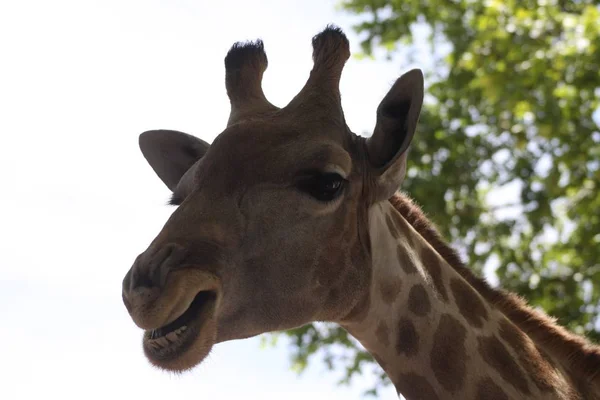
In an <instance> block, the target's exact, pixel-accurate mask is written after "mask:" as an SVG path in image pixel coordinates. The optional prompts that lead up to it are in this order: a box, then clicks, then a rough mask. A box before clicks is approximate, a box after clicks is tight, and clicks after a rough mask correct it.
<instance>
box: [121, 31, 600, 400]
mask: <svg viewBox="0 0 600 400" xmlns="http://www.w3.org/2000/svg"><path fill="white" fill-rule="evenodd" d="M312 44H313V62H314V65H313V69H312V71H311V72H310V75H309V77H308V80H307V82H306V84H305V86H304V87H303V88H302V89H301V90H300V92H299V93H298V94H297V95H296V96H295V97H294V98H293V99H292V100H291V101H290V102H289V103H288V104H287V105H286V106H285V107H282V108H279V107H277V106H275V105H273V104H271V103H270V102H269V101H268V100H267V99H266V97H265V95H264V93H263V90H262V88H261V81H262V76H263V73H264V71H265V70H266V67H267V57H266V53H265V51H264V46H263V43H262V41H260V40H258V41H256V42H247V43H236V44H234V45H233V47H232V48H231V49H230V51H229V52H228V53H227V56H226V57H225V70H226V73H225V84H226V89H227V94H228V97H229V99H230V102H231V113H230V116H229V120H228V122H227V126H226V128H225V130H224V131H223V132H221V133H220V134H219V135H218V136H217V137H216V139H215V140H214V141H213V143H212V144H211V145H209V144H208V143H206V142H204V141H202V140H200V139H198V138H196V137H194V136H191V135H188V134H186V133H182V132H177V131H171V130H154V131H147V132H144V133H142V134H141V135H140V142H139V144H140V148H141V151H142V153H143V155H144V157H145V158H146V159H147V161H148V163H149V164H150V166H151V167H152V168H153V170H154V171H155V173H156V174H157V175H158V176H159V178H160V179H161V180H162V181H163V182H164V183H165V184H166V186H167V187H168V188H169V189H170V191H171V192H172V196H171V204H173V205H177V206H178V207H177V208H176V209H175V211H174V212H173V214H172V215H171V216H170V217H169V219H168V220H167V222H166V224H165V225H164V227H163V228H162V230H161V231H160V232H159V234H158V235H157V236H156V238H155V239H154V240H153V241H152V242H151V243H150V245H149V246H148V248H147V249H146V250H145V251H143V252H142V253H141V254H140V255H139V256H138V257H137V258H136V260H135V261H134V263H133V266H132V267H131V268H130V270H129V272H127V274H126V276H125V278H124V280H123V291H122V297H123V302H124V304H125V306H126V308H127V310H128V312H129V314H130V316H131V318H132V319H133V322H134V323H135V324H136V325H137V326H139V327H140V328H142V329H143V330H144V334H143V350H144V353H145V355H146V357H147V358H148V359H149V361H150V362H151V363H152V364H154V365H156V366H158V367H159V368H163V369H166V370H170V371H185V370H188V369H191V368H193V367H194V366H196V365H198V364H199V363H201V362H202V360H203V359H204V358H205V357H206V356H207V355H208V353H209V352H210V350H211V348H212V347H213V345H215V344H217V343H221V342H225V341H229V340H235V339H243V338H248V337H252V336H256V335H259V334H261V333H265V332H272V331H278V330H285V329H291V328H294V327H298V326H301V325H304V324H307V323H311V322H313V321H328V322H334V323H338V324H340V326H342V327H343V328H344V329H346V330H347V331H348V332H349V333H350V334H351V335H353V336H354V337H355V338H356V339H357V340H358V341H359V342H360V343H361V344H362V345H363V346H364V347H365V349H367V351H369V352H370V353H371V354H372V355H373V357H374V358H375V360H376V361H377V362H378V363H379V365H380V366H381V367H382V368H383V369H384V370H385V372H386V374H387V375H388V376H389V378H390V379H391V381H392V382H393V384H394V386H395V388H396V390H397V392H398V393H399V394H402V395H403V396H404V397H406V398H407V399H409V400H416V399H428V400H436V399H496V400H501V399H565V400H566V399H568V400H575V399H600V347H598V346H596V345H594V344H592V343H590V342H589V341H587V340H586V339H585V338H583V337H580V336H577V335H575V334H573V333H570V332H568V331H567V330H566V329H565V328H563V327H561V326H559V325H558V324H557V323H556V322H555V321H554V320H553V319H551V318H550V317H548V316H546V315H545V314H544V313H543V312H541V311H537V310H534V309H533V308H531V307H530V306H528V305H527V304H526V303H525V301H524V300H522V299H521V298H520V297H518V296H517V295H515V294H513V293H509V292H506V291H503V290H501V289H496V288H493V287H491V286H490V285H488V284H487V283H486V281H485V280H483V279H481V278H479V277H477V276H475V275H474V274H473V273H472V272H471V271H470V270H469V269H468V268H467V267H466V266H465V265H463V263H462V262H461V260H460V258H459V257H458V256H457V253H456V252H455V251H454V250H453V249H451V248H450V247H449V246H448V245H447V244H446V243H445V242H444V241H443V239H442V238H441V236H440V235H439V234H438V233H437V230H436V228H435V227H434V226H433V225H432V224H431V223H430V222H429V220H428V219H427V218H426V217H425V216H424V214H423V213H422V211H421V210H420V208H419V207H418V206H417V205H415V204H413V202H412V201H411V200H410V198H409V197H408V196H407V195H405V194H403V193H402V192H400V191H399V188H400V185H401V183H402V181H403V178H404V174H405V170H406V161H407V150H408V148H409V145H410V143H411V141H412V138H413V136H414V133H415V131H416V127H417V123H418V119H419V115H420V111H421V107H422V103H423V92H424V79H423V74H422V72H421V71H420V70H411V71H409V72H407V73H405V74H404V75H402V76H401V77H400V78H398V79H397V81H396V82H395V83H394V84H393V85H392V87H391V88H390V90H389V92H388V93H387V94H386V96H385V97H384V98H383V100H382V101H381V103H380V105H379V106H378V108H377V110H376V116H377V121H376V124H375V127H374V130H373V133H372V136H370V137H369V138H364V137H361V136H358V135H356V134H354V133H352V132H351V131H350V129H349V128H348V126H347V124H346V121H345V119H344V113H343V110H342V107H341V100H340V92H339V81H340V78H341V74H342V69H343V67H344V64H345V62H346V61H347V60H348V58H349V56H350V50H349V43H348V40H347V38H346V36H345V35H344V33H343V32H342V31H341V29H339V28H337V27H335V26H328V27H327V28H326V29H325V30H324V31H322V32H321V33H319V34H318V35H316V36H315V37H314V38H313V43H312Z"/></svg>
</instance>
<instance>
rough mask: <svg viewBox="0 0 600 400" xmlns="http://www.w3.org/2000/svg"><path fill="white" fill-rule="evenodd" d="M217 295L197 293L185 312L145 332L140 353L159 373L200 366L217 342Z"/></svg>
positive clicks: (207, 292) (208, 292)
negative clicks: (158, 369) (162, 325)
mask: <svg viewBox="0 0 600 400" xmlns="http://www.w3.org/2000/svg"><path fill="white" fill-rule="evenodd" d="M216 299H217V295H216V293H214V292H212V291H206V292H200V293H199V294H198V295H197V296H196V299H194V301H193V302H192V304H191V305H190V307H189V308H188V310H187V311H186V312H185V313H183V315H181V316H180V317H179V318H178V319H176V320H175V321H173V322H172V323H170V324H168V325H167V326H164V327H161V328H159V329H155V330H150V331H145V332H144V336H143V344H142V346H143V349H144V353H145V355H146V357H147V358H148V360H149V361H150V363H151V364H152V365H154V366H156V367H158V368H160V369H164V370H167V371H172V372H184V371H187V370H190V369H192V368H193V367H195V366H196V365H198V364H200V363H201V362H202V360H204V358H206V356H207V355H208V354H209V352H210V350H211V348H212V346H213V345H214V344H215V342H216V336H217V324H216V318H215V306H216Z"/></svg>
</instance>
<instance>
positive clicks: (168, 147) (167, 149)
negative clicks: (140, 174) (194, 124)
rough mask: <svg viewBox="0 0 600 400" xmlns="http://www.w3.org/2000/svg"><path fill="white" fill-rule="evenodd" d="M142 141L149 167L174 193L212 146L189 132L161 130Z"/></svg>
mask: <svg viewBox="0 0 600 400" xmlns="http://www.w3.org/2000/svg"><path fill="white" fill-rule="evenodd" d="M139 142H140V150H142V154H143V155H144V157H145V158H146V160H147V161H148V164H150V166H151V167H152V169H153V170H154V172H156V175H158V177H159V178H160V179H161V180H162V181H163V182H164V183H165V185H167V187H168V188H169V189H171V191H174V190H175V187H177V184H178V183H179V181H180V180H181V177H182V176H183V175H184V174H185V173H186V172H187V170H188V169H190V167H191V166H192V165H194V163H195V162H196V161H198V160H199V159H200V158H202V156H204V154H205V153H206V151H207V150H208V148H209V146H210V145H209V144H208V143H206V142H205V141H203V140H200V139H198V138H197V137H194V136H192V135H188V134H187V133H183V132H178V131H170V130H162V129H161V130H155V131H147V132H144V133H142V134H141V135H140V139H139Z"/></svg>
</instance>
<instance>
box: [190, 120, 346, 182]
mask: <svg viewBox="0 0 600 400" xmlns="http://www.w3.org/2000/svg"><path fill="white" fill-rule="evenodd" d="M346 147H348V146H346V145H345V143H344V141H338V140H335V139H334V138H332V137H331V136H329V135H321V134H320V133H319V132H316V133H315V132H312V131H309V132H304V131H301V130H299V129H298V128H297V127H295V126H293V125H291V124H279V123H275V122H261V123H259V122H250V123H245V124H237V125H235V126H233V127H230V128H228V129H226V130H225V131H224V132H223V133H221V134H220V135H219V136H218V137H217V138H216V139H215V141H214V142H213V144H212V145H211V148H210V149H209V152H208V153H207V155H206V156H205V158H206V160H205V161H204V162H203V164H205V166H204V168H205V169H207V168H214V169H218V170H219V171H223V170H224V169H229V170H231V171H233V172H234V173H236V174H237V173H243V172H244V170H245V171H248V172H251V173H253V174H256V173H257V172H259V171H260V170H262V172H264V173H268V174H267V175H269V176H271V177H275V176H280V177H284V176H285V175H286V174H295V173H297V172H298V171H302V170H319V171H322V172H337V173H340V174H341V175H343V176H348V175H350V173H351V172H352V169H353V162H352V155H351V152H350V150H349V149H347V148H346ZM225 164H226V165H227V166H229V168H227V167H226V165H225ZM250 167H251V168H250ZM203 172H204V171H202V169H200V170H199V171H198V174H200V175H201V174H203ZM215 172H216V171H215Z"/></svg>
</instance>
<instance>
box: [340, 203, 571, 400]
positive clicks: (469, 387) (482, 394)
mask: <svg viewBox="0 0 600 400" xmlns="http://www.w3.org/2000/svg"><path fill="white" fill-rule="evenodd" d="M369 234H370V239H371V243H372V281H371V287H370V293H369V295H370V296H369V302H368V304H369V306H368V310H367V311H366V313H364V314H362V316H361V318H360V321H358V320H357V319H355V320H353V321H352V322H347V323H344V324H343V326H344V328H346V329H347V330H348V331H349V332H350V333H351V334H352V335H353V336H354V337H356V338H357V339H358V340H359V341H360V342H361V344H362V345H363V346H364V347H365V348H366V349H367V350H368V351H369V352H370V353H371V354H372V355H373V357H374V358H375V359H376V360H377V362H378V363H379V364H380V365H381V367H382V368H383V369H384V370H385V372H386V374H387V375H388V376H389V378H390V379H391V381H392V382H393V384H394V386H395V387H396V390H397V391H398V393H400V394H402V395H404V396H405V397H406V398H407V399H409V400H412V399H421V398H423V399H433V400H435V399H454V398H456V399H475V398H490V399H492V398H493V399H513V398H519V399H529V398H531V399H538V398H539V399H542V398H543V399H574V398H577V397H574V396H572V395H571V394H570V389H569V385H568V383H567V381H566V380H565V379H564V378H563V376H562V375H561V373H560V372H559V371H558V370H557V369H556V368H554V367H553V366H552V365H551V364H550V361H549V360H548V359H547V358H546V357H544V356H543V355H542V354H541V353H540V352H539V351H538V349H537V347H536V346H535V344H534V343H533V342H532V340H531V339H530V338H529V337H528V336H526V335H525V334H524V333H523V332H522V331H520V330H519V329H518V328H517V327H516V326H515V325H514V324H513V323H512V322H511V321H509V320H508V319H507V318H506V317H505V315H504V314H503V313H502V312H500V311H499V310H498V309H496V308H495V307H494V306H493V305H491V304H490V303H489V302H486V301H485V300H484V298H483V297H482V296H480V294H479V293H478V292H477V291H476V290H475V289H473V288H472V287H471V286H470V285H469V284H468V283H467V282H466V281H465V280H464V279H463V277H462V276H461V275H460V274H458V273H457V272H456V271H455V270H454V269H453V268H452V267H451V266H450V265H449V264H448V263H447V262H446V261H445V260H444V259H443V258H442V257H441V256H440V255H439V254H438V253H437V252H436V251H435V249H434V248H433V247H432V246H431V245H430V244H429V243H428V242H427V241H426V240H425V239H424V238H423V237H422V236H421V235H420V234H419V233H418V232H417V231H416V230H415V229H414V228H413V227H412V226H411V225H410V224H409V223H408V222H407V221H406V220H405V219H404V217H403V216H402V215H401V214H400V213H399V212H398V211H397V210H396V209H395V208H394V207H393V206H392V204H391V203H389V202H383V203H380V204H377V205H375V206H373V207H372V208H371V210H370V212H369Z"/></svg>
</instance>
